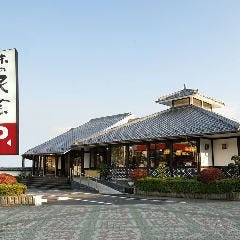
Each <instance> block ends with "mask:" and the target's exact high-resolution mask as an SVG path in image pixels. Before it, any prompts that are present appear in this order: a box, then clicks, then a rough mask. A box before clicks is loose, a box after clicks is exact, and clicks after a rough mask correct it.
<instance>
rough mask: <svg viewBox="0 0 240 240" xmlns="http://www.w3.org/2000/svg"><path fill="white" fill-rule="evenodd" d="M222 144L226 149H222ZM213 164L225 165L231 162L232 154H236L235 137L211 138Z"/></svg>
mask: <svg viewBox="0 0 240 240" xmlns="http://www.w3.org/2000/svg"><path fill="white" fill-rule="evenodd" d="M222 144H226V145H227V149H222ZM213 150H214V165H215V166H227V165H228V164H229V163H232V162H233V161H231V158H232V156H233V155H238V148H237V138H228V139H217V140H213Z"/></svg>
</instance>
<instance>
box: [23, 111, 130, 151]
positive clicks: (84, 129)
mask: <svg viewBox="0 0 240 240" xmlns="http://www.w3.org/2000/svg"><path fill="white" fill-rule="evenodd" d="M129 116H131V113H124V114H118V115H113V116H107V117H101V118H95V119H91V120H90V121H89V122H87V123H85V124H83V125H81V126H79V127H76V128H72V129H70V130H69V131H67V132H65V133H63V134H61V135H59V136H57V137H55V138H53V139H51V140H49V141H47V142H45V143H43V144H40V145H38V146H36V147H34V148H32V149H30V150H28V151H27V152H25V153H24V154H23V155H31V154H39V153H41V154H50V153H64V152H66V151H68V150H69V149H70V146H71V145H72V144H73V143H74V142H76V141H77V140H80V139H82V138H86V137H88V136H90V135H93V134H96V133H99V132H101V131H103V130H105V129H108V128H110V127H112V126H114V125H115V124H117V123H118V122H120V121H122V120H124V119H125V118H127V117H129Z"/></svg>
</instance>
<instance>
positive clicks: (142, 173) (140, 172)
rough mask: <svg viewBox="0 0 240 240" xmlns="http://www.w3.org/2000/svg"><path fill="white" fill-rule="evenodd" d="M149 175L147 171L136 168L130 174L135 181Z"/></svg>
mask: <svg viewBox="0 0 240 240" xmlns="http://www.w3.org/2000/svg"><path fill="white" fill-rule="evenodd" d="M147 175H148V172H147V169H144V168H136V169H134V170H132V172H131V173H130V178H131V179H132V180H133V181H136V180H138V179H140V178H143V177H146V176H147Z"/></svg>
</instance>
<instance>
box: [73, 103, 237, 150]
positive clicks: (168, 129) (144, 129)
mask: <svg viewBox="0 0 240 240" xmlns="http://www.w3.org/2000/svg"><path fill="white" fill-rule="evenodd" d="M239 127H240V123H239V122H235V121H233V120H230V119H228V118H226V117H223V116H221V115H219V114H217V113H214V112H210V111H208V110H205V109H203V108H199V107H197V106H194V105H187V106H182V107H176V108H170V109H168V110H165V111H162V112H159V113H155V114H153V115H150V116H147V117H144V118H140V119H137V120H135V121H132V122H130V123H126V124H124V125H121V126H119V127H116V128H114V129H110V130H108V131H105V132H101V133H99V134H96V135H95V136H90V137H88V138H86V139H84V140H83V139H82V140H81V141H78V142H77V143H76V144H78V145H92V144H103V143H113V142H125V141H138V140H151V139H164V138H174V137H176V138H177V137H185V136H196V135H200V136H203V135H209V134H210V135H213V134H218V133H229V132H237V130H238V129H239Z"/></svg>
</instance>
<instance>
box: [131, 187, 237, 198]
mask: <svg viewBox="0 0 240 240" xmlns="http://www.w3.org/2000/svg"><path fill="white" fill-rule="evenodd" d="M134 194H136V195H142V196H152V197H169V198H190V199H208V200H230V201H240V193H239V192H233V193H222V194H200V193H195V194H194V193H162V192H145V191H140V190H139V189H135V190H134Z"/></svg>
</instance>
